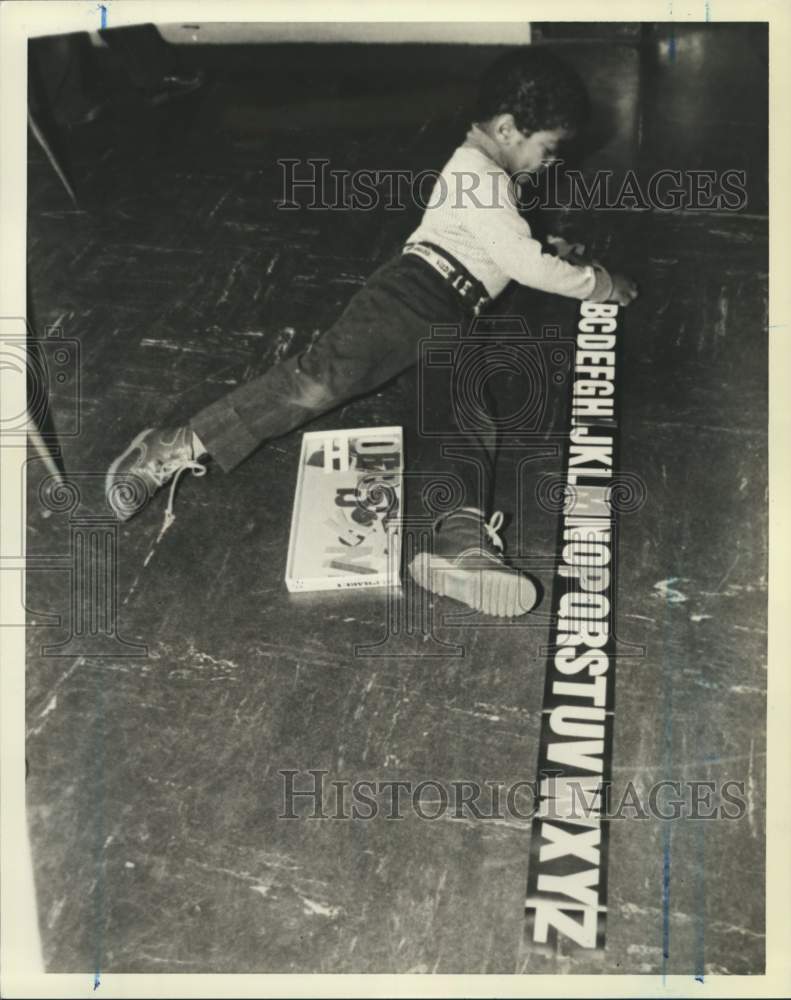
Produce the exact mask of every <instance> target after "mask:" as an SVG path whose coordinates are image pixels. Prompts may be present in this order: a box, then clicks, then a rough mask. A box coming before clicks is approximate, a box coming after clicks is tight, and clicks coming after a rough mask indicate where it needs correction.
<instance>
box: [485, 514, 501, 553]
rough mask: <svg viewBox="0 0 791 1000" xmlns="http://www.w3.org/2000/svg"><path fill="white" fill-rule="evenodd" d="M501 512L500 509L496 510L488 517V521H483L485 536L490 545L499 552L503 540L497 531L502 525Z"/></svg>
mask: <svg viewBox="0 0 791 1000" xmlns="http://www.w3.org/2000/svg"><path fill="white" fill-rule="evenodd" d="M503 520H504V517H503V512H502V511H501V510H496V511H495V512H494V514H492V516H491V517H490V518H489V521H488V523H487V522H486V521H484V525H483V530H484V531H485V532H486V536H487V538H488V539H489V541H490V542H491V543H492V545H493V546H494V547H495V548H496V549H498V550H499V551H500V552H502V551H503V547H504V546H503V540H502V538H500V535H499V534H498V532H499V531H500V528H502V526H503Z"/></svg>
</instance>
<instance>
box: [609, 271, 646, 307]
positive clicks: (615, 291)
mask: <svg viewBox="0 0 791 1000" xmlns="http://www.w3.org/2000/svg"><path fill="white" fill-rule="evenodd" d="M610 277H611V278H612V293H611V294H610V296H609V298H608V299H607V301H608V302H617V303H618V305H619V306H628V305H629V303H630V302H634V300H635V299H636V298H637V296H638V294H639V293H638V291H637V285H636V284H635V283H634V281H632V279H631V278H627V276H626V275H625V274H611V275H610Z"/></svg>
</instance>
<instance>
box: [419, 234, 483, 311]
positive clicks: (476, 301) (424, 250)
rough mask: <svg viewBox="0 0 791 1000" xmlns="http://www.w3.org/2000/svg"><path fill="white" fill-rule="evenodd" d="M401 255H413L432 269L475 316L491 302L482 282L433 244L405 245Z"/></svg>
mask: <svg viewBox="0 0 791 1000" xmlns="http://www.w3.org/2000/svg"><path fill="white" fill-rule="evenodd" d="M402 253H404V254H414V255H415V256H417V257H420V258H421V259H422V260H424V261H425V262H426V263H427V264H428V265H429V266H430V267H433V268H434V270H435V271H436V272H437V274H439V275H440V276H441V277H442V278H443V279H444V280H445V281H446V282H447V283H448V284H449V285H450V286H451V288H452V289H453V290H454V291H455V292H456V294H457V295H458V296H459V298H461V299H462V301H463V302H464V304H465V305H467V306H468V307H469V308H470V309H472V311H473V312H474V313H475V315H476V316H477V315H478V313H479V312H480V311H481V309H482V308H483V306H485V305H486V303H487V302H490V301H491V296H490V295H488V294H487V292H486V288H485V287H484V285H483V284H482V282H480V281H478V279H477V278H475V277H473V276H472V275H471V274H470V272H469V271H468V270H467V268H466V267H464V265H463V264H460V263H459V261H457V260H456V259H455V258H454V257H452V256H451V255H450V254H449V253H447V252H446V251H445V250H442V249H441V248H440V247H438V246H435V245H434V244H433V243H407V244H406V246H405V247H404V249H403V250H402Z"/></svg>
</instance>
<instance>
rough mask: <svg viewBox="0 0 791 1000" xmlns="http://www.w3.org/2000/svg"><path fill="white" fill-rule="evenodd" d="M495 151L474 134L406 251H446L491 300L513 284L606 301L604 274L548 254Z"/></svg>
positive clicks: (438, 186) (437, 188)
mask: <svg viewBox="0 0 791 1000" xmlns="http://www.w3.org/2000/svg"><path fill="white" fill-rule="evenodd" d="M498 154H499V150H498V147H497V145H496V143H495V142H494V141H493V140H492V139H490V138H489V136H487V135H486V133H485V132H483V131H482V130H481V129H479V128H477V127H476V126H473V127H472V129H471V130H470V132H469V133H468V134H467V141H466V142H465V143H464V145H463V146H459V147H458V149H457V150H456V151H455V152H454V154H453V156H451V158H450V160H448V162H447V163H446V164H445V167H444V168H443V170H442V173H441V175H440V177H439V178H438V179H437V181H436V183H435V184H434V188H433V189H432V192H431V197H430V198H429V201H428V204H427V207H426V210H425V212H424V213H423V218H422V220H421V222H420V225H419V226H418V228H417V229H416V230H415V231H414V232H413V233H412V235H411V236H410V237H409V239H408V240H407V242H408V243H416V242H426V243H434V244H436V246H438V247H441V248H442V249H443V250H447V252H448V253H449V254H451V255H452V256H453V257H455V258H456V260H458V261H459V262H460V263H462V264H463V265H464V266H465V267H466V268H467V270H468V271H469V272H470V273H471V274H473V275H474V276H475V277H476V278H477V279H478V280H479V281H481V282H482V283H483V285H484V286H485V288H486V290H487V292H488V293H489V295H490V296H491V297H492V298H495V297H496V296H497V295H499V294H500V292H502V290H503V289H504V288H505V286H506V285H507V284H508V282H509V281H510V280H512V279H513V280H514V281H518V282H519V283H520V284H522V285H529V286H530V287H531V288H538V289H540V290H541V291H545V292H553V293H554V294H556V295H566V296H568V297H570V298H574V299H588V300H591V301H603V299H604V298H605V297H606V296H607V295H608V294H609V293H610V292H611V289H612V285H611V282H610V278H609V275H608V274H607V273H606V272H605V271H603V269H598V268H597V269H596V270H594V268H593V267H591V266H589V265H585V266H578V265H576V264H570V263H568V262H567V261H564V260H561V259H560V258H558V257H554V256H552V255H551V254H547V253H544V251H543V249H542V246H541V244H540V243H539V241H538V240H536V239H534V238H533V236H532V235H531V232H530V226H529V225H528V224H527V222H526V221H525V220H524V219H523V218H522V216H521V215H520V214H519V212H518V209H517V196H516V195H517V192H516V185H515V183H514V181H513V180H512V179H511V178H510V177H509V175H508V174H507V173H506V171H505V170H504V169H503V167H502V166H501V165H500V164H499V163H498V162H497V160H496V159H495V157H497V156H498Z"/></svg>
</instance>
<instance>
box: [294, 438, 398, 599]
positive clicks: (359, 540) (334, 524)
mask: <svg viewBox="0 0 791 1000" xmlns="http://www.w3.org/2000/svg"><path fill="white" fill-rule="evenodd" d="M403 456H404V448H403V432H402V429H401V428H400V427H364V428H358V429H355V430H339V431H310V432H308V433H307V434H304V435H303V436H302V451H301V453H300V459H299V472H298V474H297V488H296V494H295V498H294V511H293V513H292V516H291V537H290V539H289V546H288V562H287V564H286V586H287V587H288V589H289V590H291V591H305V590H336V589H339V588H347V587H387V586H391V587H395V586H398V584H399V582H400V572H399V571H400V558H401V533H400V527H401V492H402V486H403V482H402V480H403Z"/></svg>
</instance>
